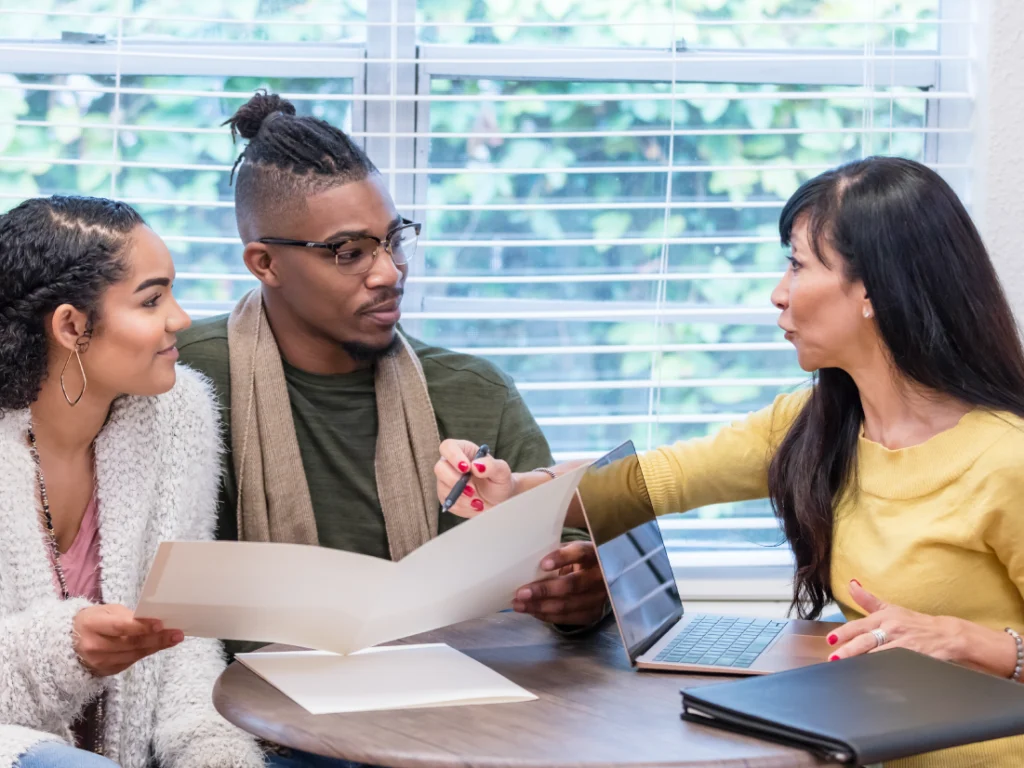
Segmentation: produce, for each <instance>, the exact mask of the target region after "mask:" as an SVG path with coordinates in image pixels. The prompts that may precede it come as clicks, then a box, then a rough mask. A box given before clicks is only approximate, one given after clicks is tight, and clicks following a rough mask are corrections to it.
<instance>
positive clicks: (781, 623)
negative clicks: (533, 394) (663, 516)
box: [579, 442, 839, 675]
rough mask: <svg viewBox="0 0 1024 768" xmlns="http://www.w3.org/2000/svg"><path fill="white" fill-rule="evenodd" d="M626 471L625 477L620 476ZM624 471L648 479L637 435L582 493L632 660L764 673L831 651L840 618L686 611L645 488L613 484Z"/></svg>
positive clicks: (597, 469) (588, 479)
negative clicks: (618, 491) (619, 491)
mask: <svg viewBox="0 0 1024 768" xmlns="http://www.w3.org/2000/svg"><path fill="white" fill-rule="evenodd" d="M620 473H626V478H623V477H615V475H619V474H620ZM624 479H629V481H630V482H631V483H633V484H634V485H635V484H642V483H643V473H642V472H641V470H640V466H639V460H638V458H637V455H636V450H635V449H634V448H633V443H632V442H626V443H623V444H622V445H620V446H619V447H618V448H616V449H615V450H614V451H612V452H611V453H609V454H607V455H605V456H603V457H602V458H601V459H599V460H598V461H596V462H594V464H593V465H592V466H591V467H590V469H589V470H588V471H587V473H586V474H585V475H584V477H583V480H582V481H581V482H580V486H579V493H580V498H581V499H582V502H583V509H584V515H585V517H586V519H587V526H588V528H589V529H590V535H591V537H592V538H593V540H594V543H595V544H596V545H597V556H598V561H599V562H600V565H601V572H602V574H603V575H604V580H605V584H606V585H607V587H608V594H609V596H610V597H611V604H612V610H613V611H614V613H615V621H616V623H617V624H618V627H619V633H620V634H621V635H622V642H623V645H625V647H626V653H627V655H628V656H629V660H630V663H632V664H633V665H634V666H636V667H639V668H641V669H660V670H666V671H677V672H714V673H717V674H733V675H762V674H768V673H770V672H780V671H782V670H786V669H794V668H796V667H804V666H809V665H811V664H817V663H820V662H823V661H825V660H826V659H827V658H828V655H829V650H830V649H829V646H828V642H827V641H826V639H825V638H826V636H827V635H828V633H829V632H831V631H832V630H833V629H834V628H835V627H837V626H839V625H838V624H834V623H828V622H820V621H802V620H795V619H781V620H779V619H763V618H755V617H751V616H716V615H706V614H688V613H686V612H685V611H684V610H683V604H682V601H681V600H680V598H679V591H678V589H677V587H676V580H675V577H674V576H673V574H672V566H671V564H670V563H669V558H668V552H667V550H666V549H665V541H664V539H663V538H662V536H661V529H660V528H659V527H658V523H657V520H656V519H655V515H654V510H653V509H652V508H651V506H650V504H649V503H646V502H643V501H640V499H642V498H644V497H645V496H646V494H645V493H644V494H638V493H636V491H637V490H638V489H637V488H635V487H634V488H633V489H632V491H631V492H630V493H629V494H628V495H626V494H622V495H619V494H616V493H615V492H614V490H613V489H615V488H622V487H624V485H625V484H624V482H623V480H624ZM639 490H645V489H639Z"/></svg>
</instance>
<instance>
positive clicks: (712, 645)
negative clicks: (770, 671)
mask: <svg viewBox="0 0 1024 768" xmlns="http://www.w3.org/2000/svg"><path fill="white" fill-rule="evenodd" d="M787 623H788V622H786V621H777V620H772V619H752V618H743V617H741V616H700V617H699V618H697V619H696V620H694V621H691V622H690V623H689V624H687V625H686V627H685V629H683V631H682V632H680V633H679V634H678V635H676V636H675V637H674V638H673V639H672V641H671V642H670V643H669V644H668V645H667V646H665V648H664V649H663V650H662V651H661V653H659V654H658V655H657V656H656V657H655V659H654V660H655V661H666V662H669V663H670V664H700V665H701V666H708V667H734V668H738V669H746V668H747V667H749V666H750V665H751V664H753V663H754V660H755V659H757V657H758V656H760V655H761V652H762V651H764V649H765V648H767V647H768V645H769V644H770V643H771V642H772V640H774V639H775V638H776V637H777V636H778V634H779V633H780V632H782V630H783V629H784V628H785V626H786V624H787Z"/></svg>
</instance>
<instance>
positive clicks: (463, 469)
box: [459, 461, 469, 472]
mask: <svg viewBox="0 0 1024 768" xmlns="http://www.w3.org/2000/svg"><path fill="white" fill-rule="evenodd" d="M459 472H469V464H467V463H466V462H464V461H460V462H459Z"/></svg>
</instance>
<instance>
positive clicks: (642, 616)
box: [579, 442, 683, 661]
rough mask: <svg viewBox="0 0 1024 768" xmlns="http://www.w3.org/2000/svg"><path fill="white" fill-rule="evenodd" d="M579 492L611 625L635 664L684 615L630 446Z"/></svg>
mask: <svg viewBox="0 0 1024 768" xmlns="http://www.w3.org/2000/svg"><path fill="white" fill-rule="evenodd" d="M579 492H580V498H581V499H582V501H583V510H584V513H585V515H586V518H587V524H588V526H589V527H590V534H591V536H592V537H593V539H594V543H595V544H596V545H597V556H598V559H599V560H600V562H601V569H602V570H603V571H604V578H605V582H606V583H607V585H608V594H609V596H610V597H611V602H612V608H613V609H614V611H615V620H616V621H617V622H618V624H619V631H620V632H621V633H622V639H623V641H624V643H625V645H626V651H627V653H628V654H629V658H630V661H633V660H634V659H636V658H637V657H638V656H641V655H643V654H644V653H645V652H646V651H647V650H648V649H649V648H650V647H651V646H652V645H654V643H656V642H657V641H658V639H659V638H660V637H661V636H662V635H663V634H664V633H665V631H666V630H668V629H669V628H671V627H672V626H673V625H674V624H675V623H676V622H677V621H678V620H679V619H680V617H682V615H683V605H682V602H681V601H680V599H679V591H678V589H677V588H676V580H675V578H674V577H673V575H672V565H671V564H670V563H669V559H668V551H667V550H666V549H665V541H664V540H663V539H662V537H661V529H660V528H659V527H658V523H657V520H656V519H655V515H654V509H653V507H652V506H651V504H650V502H649V501H647V489H646V486H645V485H644V478H643V473H642V472H641V470H640V461H639V458H638V457H637V455H636V449H635V448H634V447H633V443H632V442H626V443H623V444H622V445H620V446H619V447H618V448H616V449H615V450H614V451H612V452H611V453H609V454H607V455H605V456H603V457H601V458H600V459H598V460H597V461H596V462H594V464H593V465H591V467H590V469H588V470H587V472H586V473H585V474H584V476H583V479H582V480H581V481H580V485H579Z"/></svg>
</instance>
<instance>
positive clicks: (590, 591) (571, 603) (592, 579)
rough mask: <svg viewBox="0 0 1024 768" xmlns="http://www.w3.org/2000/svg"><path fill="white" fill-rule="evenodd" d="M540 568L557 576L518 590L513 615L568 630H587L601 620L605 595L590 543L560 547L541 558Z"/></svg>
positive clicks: (595, 552)
mask: <svg viewBox="0 0 1024 768" xmlns="http://www.w3.org/2000/svg"><path fill="white" fill-rule="evenodd" d="M540 567H541V568H542V569H543V570H545V571H548V572H553V573H556V574H557V575H556V576H555V577H554V578H551V579H546V580H544V581H535V582H533V583H532V584H527V585H526V586H525V587H521V588H520V589H519V590H518V591H517V592H516V596H515V599H514V600H513V602H512V607H513V608H514V609H515V610H516V611H518V612H519V613H528V614H530V615H531V616H534V617H536V618H538V619H540V620H541V621H546V622H548V623H550V624H565V625H570V626H589V625H591V624H593V623H594V622H595V621H597V620H598V619H600V618H601V617H602V616H604V611H605V605H606V604H607V602H608V591H607V590H606V589H605V585H604V578H603V577H602V576H601V568H600V566H599V565H598V562H597V550H596V549H595V548H594V545H593V543H591V542H589V541H573V542H570V543H568V544H563V545H562V547H561V548H560V549H558V550H557V551H556V552H552V553H551V554H550V555H548V556H547V557H545V558H544V559H543V560H542V561H541V564H540Z"/></svg>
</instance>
